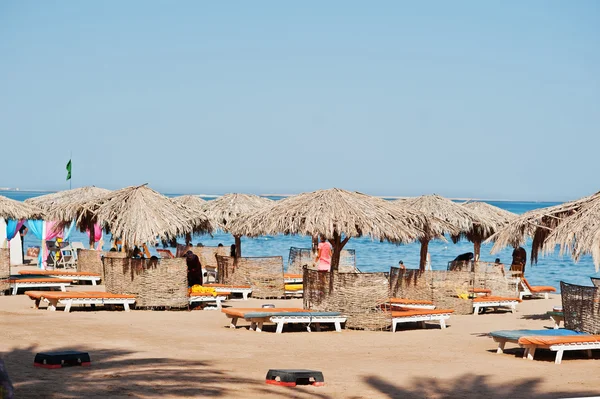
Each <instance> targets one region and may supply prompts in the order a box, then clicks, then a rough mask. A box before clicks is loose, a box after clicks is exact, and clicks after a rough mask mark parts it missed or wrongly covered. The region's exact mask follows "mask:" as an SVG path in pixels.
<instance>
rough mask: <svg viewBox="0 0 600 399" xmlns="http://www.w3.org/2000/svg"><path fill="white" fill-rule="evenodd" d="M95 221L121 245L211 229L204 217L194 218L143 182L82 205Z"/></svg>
mask: <svg viewBox="0 0 600 399" xmlns="http://www.w3.org/2000/svg"><path fill="white" fill-rule="evenodd" d="M86 206H87V207H88V208H89V209H90V210H91V211H92V212H93V213H94V214H95V215H96V217H97V220H98V221H99V222H100V223H101V224H102V225H103V226H104V227H105V228H107V229H108V230H110V232H111V233H112V234H113V236H114V237H118V238H120V239H121V240H122V241H123V245H124V247H125V248H132V247H133V246H134V245H142V244H145V243H150V244H155V243H156V242H157V241H158V240H168V239H169V238H171V237H176V236H179V235H183V234H186V233H189V232H191V231H193V230H194V229H195V228H197V229H201V227H199V226H198V225H195V224H198V223H200V222H201V223H200V224H202V223H203V226H204V230H205V231H210V230H212V227H211V225H210V222H209V221H208V220H207V219H204V220H203V221H198V220H196V221H195V218H196V217H197V215H194V213H193V212H192V211H191V210H190V209H189V208H187V207H186V206H184V205H181V204H178V203H176V202H173V201H171V200H170V199H169V198H167V197H165V196H164V195H162V194H160V193H158V192H156V191H154V190H152V189H151V188H149V187H147V186H146V185H145V184H144V185H141V186H132V187H126V188H123V189H120V190H117V191H113V192H111V193H109V194H107V195H105V196H103V197H100V198H98V199H96V200H93V201H91V202H89V203H88V204H87V205H86Z"/></svg>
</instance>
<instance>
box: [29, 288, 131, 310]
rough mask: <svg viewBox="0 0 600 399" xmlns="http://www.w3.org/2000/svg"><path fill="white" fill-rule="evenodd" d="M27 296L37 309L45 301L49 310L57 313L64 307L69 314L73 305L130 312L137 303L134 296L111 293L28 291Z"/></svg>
mask: <svg viewBox="0 0 600 399" xmlns="http://www.w3.org/2000/svg"><path fill="white" fill-rule="evenodd" d="M25 294H26V295H28V296H29V297H30V298H31V299H33V300H35V307H36V308H37V307H38V306H39V304H40V301H42V300H43V301H44V302H47V303H48V310H50V311H55V310H56V308H57V307H58V305H64V307H65V312H67V313H68V312H70V311H71V306H73V305H122V306H123V307H124V308H125V311H126V312H129V305H133V304H134V303H135V296H134V295H125V294H111V293H109V292H83V291H78V292H56V291H27V292H26V293H25Z"/></svg>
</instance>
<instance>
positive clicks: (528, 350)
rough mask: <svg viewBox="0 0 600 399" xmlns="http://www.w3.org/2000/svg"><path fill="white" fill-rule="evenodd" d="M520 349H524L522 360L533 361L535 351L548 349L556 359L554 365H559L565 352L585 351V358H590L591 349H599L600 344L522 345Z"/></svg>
mask: <svg viewBox="0 0 600 399" xmlns="http://www.w3.org/2000/svg"><path fill="white" fill-rule="evenodd" d="M519 346H521V348H525V353H523V359H528V360H533V356H534V355H535V350H536V349H548V350H551V351H553V352H556V358H555V359H554V364H560V363H561V362H562V357H563V354H564V353H565V351H582V350H584V351H586V354H587V357H588V358H591V357H592V349H600V342H597V341H596V342H572V343H564V344H553V345H522V344H519Z"/></svg>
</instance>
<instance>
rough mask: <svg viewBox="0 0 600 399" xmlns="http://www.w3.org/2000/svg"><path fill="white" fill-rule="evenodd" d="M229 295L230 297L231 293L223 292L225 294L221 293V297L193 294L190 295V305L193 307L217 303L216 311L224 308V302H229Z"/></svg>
mask: <svg viewBox="0 0 600 399" xmlns="http://www.w3.org/2000/svg"><path fill="white" fill-rule="evenodd" d="M227 295H229V292H223V293H221V295H217V296H214V295H212V294H209V293H198V292H192V293H191V294H190V297H189V300H190V305H192V304H194V303H210V302H215V303H216V305H217V307H216V309H221V308H222V307H223V306H222V304H223V301H226V300H227Z"/></svg>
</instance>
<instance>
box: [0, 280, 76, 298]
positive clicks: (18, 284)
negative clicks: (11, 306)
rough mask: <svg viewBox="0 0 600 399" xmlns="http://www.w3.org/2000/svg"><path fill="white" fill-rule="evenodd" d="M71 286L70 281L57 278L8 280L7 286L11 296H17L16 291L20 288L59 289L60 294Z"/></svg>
mask: <svg viewBox="0 0 600 399" xmlns="http://www.w3.org/2000/svg"><path fill="white" fill-rule="evenodd" d="M70 285H71V281H70V280H66V279H59V278H48V279H41V278H40V279H33V278H32V279H9V286H10V288H11V289H12V295H17V291H19V289H21V288H56V287H58V288H60V290H61V291H62V292H66V291H67V287H68V286H70Z"/></svg>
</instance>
